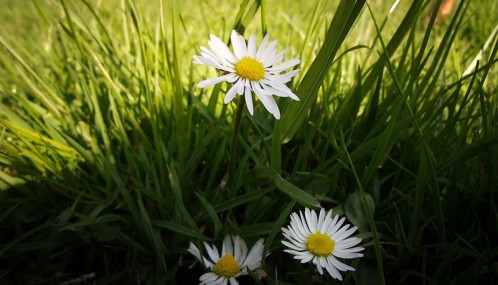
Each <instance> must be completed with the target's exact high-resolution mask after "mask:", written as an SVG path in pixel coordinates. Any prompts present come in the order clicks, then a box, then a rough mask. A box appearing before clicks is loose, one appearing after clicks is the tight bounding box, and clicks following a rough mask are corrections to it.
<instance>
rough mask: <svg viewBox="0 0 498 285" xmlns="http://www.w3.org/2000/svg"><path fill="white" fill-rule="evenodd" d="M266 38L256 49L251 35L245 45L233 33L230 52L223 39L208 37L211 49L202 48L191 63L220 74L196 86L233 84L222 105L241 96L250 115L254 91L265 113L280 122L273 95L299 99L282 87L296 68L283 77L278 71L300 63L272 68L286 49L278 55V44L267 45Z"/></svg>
mask: <svg viewBox="0 0 498 285" xmlns="http://www.w3.org/2000/svg"><path fill="white" fill-rule="evenodd" d="M269 38H270V36H269V34H267V35H266V36H265V37H264V38H263V40H262V42H261V44H260V46H259V48H258V49H256V37H255V36H254V35H251V36H250V37H249V40H248V41H247V43H246V40H245V39H244V38H243V37H242V36H241V35H239V34H237V32H236V31H235V30H233V31H232V34H231V35H230V41H231V43H232V46H233V53H232V51H231V50H230V49H229V48H228V46H227V45H226V44H225V43H224V42H223V41H222V40H220V39H219V38H217V37H216V36H214V35H211V36H210V40H209V41H208V44H209V47H210V48H211V49H207V48H205V47H201V55H195V56H194V63H196V64H202V65H207V66H211V67H215V68H217V69H219V70H220V71H222V72H223V75H221V76H218V77H215V78H210V79H207V80H204V81H202V82H200V83H199V84H197V87H199V88H204V87H208V86H211V85H215V84H217V83H220V82H223V81H226V82H229V83H233V86H232V87H231V88H230V89H229V90H228V92H227V93H226V95H225V99H224V102H225V104H227V103H229V102H231V101H232V100H233V99H234V98H235V95H236V94H239V95H243V96H244V97H245V102H246V105H247V110H249V113H250V114H251V115H253V113H254V107H253V99H252V92H254V93H255V94H256V96H257V97H258V98H259V101H261V103H263V106H265V108H266V110H268V112H270V113H271V114H272V115H273V116H274V117H275V118H276V119H280V110H279V109H278V106H277V103H276V102H275V99H274V98H273V95H276V96H279V97H290V98H292V99H294V100H297V101H299V97H297V96H296V94H294V93H293V92H292V90H290V89H289V87H287V86H286V85H285V84H286V83H287V82H289V81H291V79H292V77H294V75H296V73H297V72H298V71H299V69H296V70H293V71H291V72H289V73H285V74H280V72H282V71H284V70H286V69H289V68H291V67H293V66H295V65H297V64H299V62H300V61H299V59H290V60H288V61H285V62H283V63H280V64H277V65H275V64H276V63H278V62H280V61H281V60H282V59H283V58H284V54H285V52H286V50H284V51H282V52H280V53H278V54H277V52H276V50H275V47H276V45H277V42H278V41H276V40H275V41H273V42H271V43H268V40H269Z"/></svg>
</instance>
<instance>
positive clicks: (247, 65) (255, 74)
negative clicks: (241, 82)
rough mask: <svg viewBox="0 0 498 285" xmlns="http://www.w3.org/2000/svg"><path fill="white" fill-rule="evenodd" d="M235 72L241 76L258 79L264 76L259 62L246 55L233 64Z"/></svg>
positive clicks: (263, 69)
mask: <svg viewBox="0 0 498 285" xmlns="http://www.w3.org/2000/svg"><path fill="white" fill-rule="evenodd" d="M235 73H237V75H238V76H240V77H242V78H246V79H249V80H252V81H258V80H260V79H261V78H263V77H264V76H265V68H264V67H263V65H262V64H261V62H259V61H257V60H255V59H254V58H252V57H248V56H246V57H244V58H243V59H241V60H239V61H238V62H237V63H236V64H235Z"/></svg>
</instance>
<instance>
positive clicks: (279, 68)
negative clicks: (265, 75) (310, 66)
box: [267, 59, 301, 72]
mask: <svg viewBox="0 0 498 285" xmlns="http://www.w3.org/2000/svg"><path fill="white" fill-rule="evenodd" d="M300 62H301V61H300V60H299V59H291V60H288V61H285V62H283V63H281V64H279V65H275V66H272V67H270V68H267V70H268V71H271V72H282V71H284V70H286V69H289V68H291V67H293V66H295V65H298V64H299V63H300Z"/></svg>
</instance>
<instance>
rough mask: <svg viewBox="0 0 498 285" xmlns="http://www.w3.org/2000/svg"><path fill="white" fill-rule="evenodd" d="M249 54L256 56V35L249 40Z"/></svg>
mask: <svg viewBox="0 0 498 285" xmlns="http://www.w3.org/2000/svg"><path fill="white" fill-rule="evenodd" d="M247 55H248V56H250V57H252V58H256V37H255V36H254V35H251V36H250V37H249V41H248V42H247Z"/></svg>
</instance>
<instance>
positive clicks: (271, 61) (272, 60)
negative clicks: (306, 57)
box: [263, 49, 287, 67]
mask: <svg viewBox="0 0 498 285" xmlns="http://www.w3.org/2000/svg"><path fill="white" fill-rule="evenodd" d="M286 51H287V49H285V50H284V51H282V52H280V53H278V54H275V55H273V56H268V57H269V58H266V60H265V61H264V65H263V66H264V67H270V66H273V65H274V64H275V63H277V62H279V61H281V60H282V59H283V58H284V54H285V52H286Z"/></svg>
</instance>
